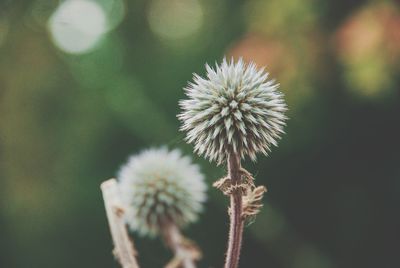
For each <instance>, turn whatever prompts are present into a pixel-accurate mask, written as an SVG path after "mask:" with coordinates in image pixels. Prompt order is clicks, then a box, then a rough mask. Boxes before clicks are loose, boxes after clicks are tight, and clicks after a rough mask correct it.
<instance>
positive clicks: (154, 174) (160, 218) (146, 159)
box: [118, 148, 206, 267]
mask: <svg viewBox="0 0 400 268" xmlns="http://www.w3.org/2000/svg"><path fill="white" fill-rule="evenodd" d="M118 180H119V188H120V192H121V199H122V202H123V204H124V207H125V210H126V218H125V219H126V222H127V224H128V226H129V227H130V229H131V230H132V231H136V232H138V233H139V234H140V235H148V236H155V235H157V234H161V235H162V237H163V238H164V239H165V242H166V243H167V245H168V246H170V247H171V248H172V249H173V250H174V251H175V255H176V256H175V259H174V260H173V261H174V262H175V263H179V265H183V267H192V266H193V261H194V260H196V259H198V258H199V256H200V252H199V250H198V249H197V247H196V246H195V244H194V243H193V242H191V241H189V240H188V239H186V238H185V237H183V235H182V234H181V233H180V229H181V228H183V227H185V226H186V225H187V224H188V223H191V222H194V221H196V219H197V217H198V214H199V212H201V210H202V207H203V203H204V201H205V199H206V194H205V191H206V185H205V183H204V177H203V175H202V174H201V173H200V170H199V167H198V166H197V165H195V164H192V163H191V159H190V158H189V157H186V156H182V154H181V152H180V151H179V150H172V151H168V150H167V149H166V148H161V149H149V150H146V151H143V152H141V153H140V154H138V155H134V156H131V157H130V158H129V160H128V162H127V163H126V164H125V165H124V166H123V167H122V168H121V170H120V172H119V175H118ZM185 263H186V264H185Z"/></svg>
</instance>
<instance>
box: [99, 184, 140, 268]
mask: <svg viewBox="0 0 400 268" xmlns="http://www.w3.org/2000/svg"><path fill="white" fill-rule="evenodd" d="M101 191H102V192H103V199H104V205H105V208H106V213H107V218H108V223H109V226H110V230H111V235H112V239H113V242H114V246H115V248H114V251H113V252H114V255H115V257H116V258H117V259H118V261H119V263H120V264H121V266H122V267H123V268H139V265H138V263H137V261H136V251H135V248H134V244H133V242H132V240H131V239H130V238H129V235H128V232H127V230H126V225H125V222H124V219H123V214H124V209H123V207H122V204H121V201H120V197H119V190H118V186H117V181H116V180H115V179H109V180H107V181H105V182H103V183H102V184H101Z"/></svg>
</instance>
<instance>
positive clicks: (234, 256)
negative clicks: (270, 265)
mask: <svg viewBox="0 0 400 268" xmlns="http://www.w3.org/2000/svg"><path fill="white" fill-rule="evenodd" d="M228 176H229V178H230V179H231V183H232V186H233V187H234V188H233V189H234V190H233V192H232V194H231V196H230V199H231V200H230V201H231V206H230V229H229V240H228V250H227V252H226V259H225V268H237V267H238V264H239V257H240V249H241V245H242V235H243V219H242V191H241V190H240V189H239V188H235V186H237V185H239V184H241V183H242V179H241V173H240V157H239V156H238V155H237V154H234V153H231V154H230V155H229V157H228Z"/></svg>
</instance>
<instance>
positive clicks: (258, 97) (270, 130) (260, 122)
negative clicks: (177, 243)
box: [178, 59, 287, 268]
mask: <svg viewBox="0 0 400 268" xmlns="http://www.w3.org/2000/svg"><path fill="white" fill-rule="evenodd" d="M206 70H207V74H206V78H202V77H200V76H199V75H197V74H194V78H193V82H192V83H189V85H188V86H187V87H186V88H185V89H184V90H185V94H186V95H187V97H188V99H186V100H182V101H180V103H179V104H180V107H181V109H182V112H181V113H180V114H179V115H178V118H179V119H180V121H181V122H182V126H181V130H182V131H186V141H187V142H188V143H192V144H194V151H195V152H196V153H198V154H199V155H201V156H204V157H205V158H207V159H209V160H210V161H215V162H216V163H217V165H220V164H222V163H227V166H228V175H227V176H226V177H224V178H222V179H220V180H218V181H216V182H215V183H214V186H215V187H216V188H218V189H220V190H221V191H222V192H223V193H224V194H225V195H229V196H230V200H231V202H230V208H229V209H228V212H229V214H230V222H231V224H230V231H229V241H228V250H227V254H226V260H225V267H226V268H236V267H237V266H238V263H239V256H240V249H241V240H242V232H243V225H244V222H245V221H246V220H249V219H251V220H254V217H255V216H256V214H257V213H258V212H259V210H260V208H261V207H262V203H261V199H262V197H263V194H264V192H265V191H266V188H265V187H263V186H258V187H256V186H255V184H254V178H253V176H252V175H251V174H250V173H249V172H248V171H246V170H245V169H244V168H242V167H241V164H240V160H241V159H245V158H246V157H249V158H250V159H251V160H253V161H255V160H256V154H257V153H262V154H264V155H267V154H268V152H269V151H270V150H271V145H275V146H276V145H277V140H278V139H280V136H281V134H282V133H283V126H284V125H285V120H286V116H285V115H284V112H285V111H286V110H287V107H286V104H285V102H284V99H283V95H282V93H280V92H279V91H278V85H277V84H276V83H275V82H274V81H273V80H268V73H266V72H264V70H263V69H259V70H258V69H257V68H256V66H255V64H254V63H250V64H248V65H246V64H245V63H244V62H243V61H242V60H241V59H240V60H239V61H238V62H236V63H235V62H234V61H233V59H232V60H231V61H230V62H227V60H226V59H224V60H223V61H222V64H221V65H216V66H215V69H213V68H212V67H210V66H209V65H206Z"/></svg>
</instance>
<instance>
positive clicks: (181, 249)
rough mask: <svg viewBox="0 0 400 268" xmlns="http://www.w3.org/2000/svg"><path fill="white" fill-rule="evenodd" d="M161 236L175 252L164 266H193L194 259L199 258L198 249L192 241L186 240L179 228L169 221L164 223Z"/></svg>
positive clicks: (171, 267)
mask: <svg viewBox="0 0 400 268" xmlns="http://www.w3.org/2000/svg"><path fill="white" fill-rule="evenodd" d="M163 236H164V240H165V242H166V244H167V245H168V247H169V248H171V249H172V251H173V252H174V254H175V257H174V258H173V260H172V261H171V262H170V263H169V264H167V266H166V268H176V267H182V268H195V267H196V264H195V261H196V260H198V259H199V258H200V255H201V253H200V251H199V250H198V248H197V247H196V246H195V245H194V243H193V242H191V241H189V240H187V239H186V238H185V237H184V236H183V235H182V233H181V231H180V230H179V228H178V227H177V226H176V225H175V224H174V223H171V222H168V223H165V224H164V228H163Z"/></svg>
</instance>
